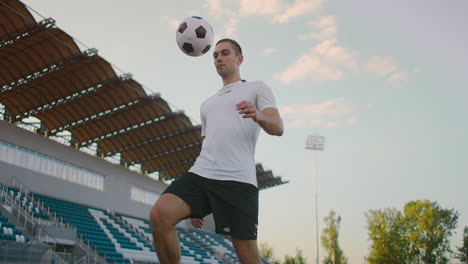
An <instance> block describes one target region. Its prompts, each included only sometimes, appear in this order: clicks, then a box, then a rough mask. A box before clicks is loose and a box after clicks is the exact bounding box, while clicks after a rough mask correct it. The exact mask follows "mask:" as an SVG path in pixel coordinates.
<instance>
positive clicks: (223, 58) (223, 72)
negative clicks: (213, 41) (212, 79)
mask: <svg viewBox="0 0 468 264" xmlns="http://www.w3.org/2000/svg"><path fill="white" fill-rule="evenodd" d="M213 59H214V64H215V67H216V71H217V72H218V74H219V75H220V76H221V77H224V76H227V75H229V74H231V73H234V72H236V71H238V70H239V65H240V64H241V63H242V55H239V56H236V52H235V51H234V48H233V47H232V44H231V43H230V42H221V43H219V44H218V45H216V47H215V50H214V52H213Z"/></svg>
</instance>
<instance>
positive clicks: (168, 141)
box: [0, 0, 286, 189]
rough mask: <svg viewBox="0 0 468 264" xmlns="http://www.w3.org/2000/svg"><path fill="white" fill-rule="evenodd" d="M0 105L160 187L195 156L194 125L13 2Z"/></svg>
mask: <svg viewBox="0 0 468 264" xmlns="http://www.w3.org/2000/svg"><path fill="white" fill-rule="evenodd" d="M0 104H2V105H3V106H4V113H3V117H4V119H5V120H7V121H9V122H12V123H20V122H22V121H23V120H24V119H26V118H29V117H35V118H37V119H39V120H40V121H41V124H40V127H39V128H38V129H37V131H36V132H38V133H40V134H42V135H44V136H46V137H51V136H57V135H58V134H60V133H61V132H63V131H68V132H70V133H71V137H70V138H69V140H68V144H69V145H71V146H73V147H75V148H78V149H83V148H86V147H88V146H90V145H92V144H96V145H97V151H96V153H97V155H98V156H101V157H106V156H113V155H116V154H119V153H120V163H121V164H122V165H125V166H129V165H135V164H140V166H141V170H142V172H145V173H152V172H159V173H160V176H161V177H160V179H162V180H168V179H174V178H177V177H178V176H180V175H181V174H182V173H184V172H186V171H187V170H188V169H189V168H190V167H191V166H192V165H193V163H194V161H195V159H196V157H197V156H198V154H199V153H200V149H201V142H202V137H201V134H200V130H201V129H200V126H199V125H193V124H192V122H191V120H190V119H189V118H188V117H187V116H186V115H185V114H184V113H183V112H181V111H172V110H171V107H170V106H169V104H168V102H166V101H165V100H164V99H163V98H162V97H161V96H160V95H159V94H147V93H146V92H145V90H144V89H143V87H142V85H141V84H139V83H138V82H137V81H136V80H134V79H133V78H132V76H131V75H130V74H121V75H118V74H117V73H116V72H115V71H114V69H113V67H112V66H111V64H110V63H109V62H107V61H106V60H104V59H103V58H101V57H100V56H99V55H98V53H97V50H95V49H87V50H83V51H82V50H80V48H79V47H78V45H77V43H76V42H75V40H74V39H73V37H71V36H70V35H68V34H67V33H65V32H64V31H62V30H61V29H60V28H58V27H56V26H55V21H54V20H53V19H50V18H49V19H44V20H42V21H39V22H37V21H36V20H35V19H34V17H33V16H32V14H31V13H30V12H29V10H28V9H27V8H26V6H25V5H24V4H23V3H22V2H21V1H18V0H0ZM257 179H258V183H259V187H260V188H261V189H263V188H268V187H272V186H276V185H279V184H283V183H286V182H283V181H282V180H281V178H280V177H274V176H273V174H272V173H271V171H268V172H265V171H264V170H263V167H262V165H261V164H257Z"/></svg>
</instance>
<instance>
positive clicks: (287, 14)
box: [273, 0, 324, 23]
mask: <svg viewBox="0 0 468 264" xmlns="http://www.w3.org/2000/svg"><path fill="white" fill-rule="evenodd" d="M323 2H324V1H323V0H296V1H295V2H294V3H293V4H291V5H288V6H287V7H286V9H285V10H284V11H283V12H281V13H280V14H277V15H275V16H274V17H273V22H275V23H286V22H288V21H289V20H290V19H291V18H295V17H298V16H301V15H305V14H308V13H311V12H313V11H316V10H317V9H319V8H320V7H322V4H323Z"/></svg>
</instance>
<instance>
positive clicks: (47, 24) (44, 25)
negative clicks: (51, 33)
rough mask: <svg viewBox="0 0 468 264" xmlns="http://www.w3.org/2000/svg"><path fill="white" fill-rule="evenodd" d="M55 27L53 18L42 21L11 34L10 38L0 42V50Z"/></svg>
mask: <svg viewBox="0 0 468 264" xmlns="http://www.w3.org/2000/svg"><path fill="white" fill-rule="evenodd" d="M53 26H55V20H54V19H53V18H46V19H44V20H42V21H40V22H39V23H38V24H33V25H29V26H26V27H24V28H22V29H20V30H18V31H16V32H14V33H13V34H10V35H9V36H8V38H5V39H3V40H1V41H0V49H1V48H4V47H6V46H9V45H14V44H15V43H16V42H18V41H19V40H21V39H25V38H27V37H30V36H32V35H33V34H34V33H37V32H39V31H43V30H46V29H48V28H51V27H53Z"/></svg>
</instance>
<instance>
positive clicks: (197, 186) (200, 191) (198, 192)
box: [160, 173, 211, 218]
mask: <svg viewBox="0 0 468 264" xmlns="http://www.w3.org/2000/svg"><path fill="white" fill-rule="evenodd" d="M205 181H206V179H204V178H202V177H200V176H198V175H196V174H193V173H187V174H185V175H183V176H181V177H180V178H178V179H177V180H175V181H173V182H172V183H171V184H170V185H169V186H168V187H167V188H166V190H165V191H164V192H163V195H162V196H161V198H162V197H163V196H165V195H166V194H171V195H173V196H176V197H178V198H180V199H181V200H182V201H183V202H185V203H186V204H187V205H188V206H189V208H190V214H189V215H188V216H187V217H186V218H188V217H194V218H203V217H205V216H206V215H208V214H209V213H211V206H210V203H209V200H208V197H207V195H206V193H205V190H204V186H205ZM161 198H160V199H161Z"/></svg>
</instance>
